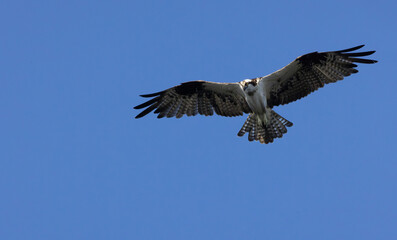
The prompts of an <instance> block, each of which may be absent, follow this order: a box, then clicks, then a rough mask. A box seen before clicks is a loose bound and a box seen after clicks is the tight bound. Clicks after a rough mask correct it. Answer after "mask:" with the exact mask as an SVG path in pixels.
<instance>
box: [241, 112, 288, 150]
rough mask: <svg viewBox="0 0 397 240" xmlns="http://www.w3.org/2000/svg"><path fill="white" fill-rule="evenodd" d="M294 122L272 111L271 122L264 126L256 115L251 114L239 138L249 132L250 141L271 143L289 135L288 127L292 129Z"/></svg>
mask: <svg viewBox="0 0 397 240" xmlns="http://www.w3.org/2000/svg"><path fill="white" fill-rule="evenodd" d="M291 126H292V122H290V121H288V120H287V119H285V118H283V117H282V116H280V115H278V114H277V113H276V112H275V111H273V110H271V117H270V121H269V122H268V123H266V124H264V123H263V122H262V121H260V119H259V117H258V116H257V115H256V114H255V113H250V114H249V116H248V118H247V120H246V121H245V123H244V125H243V127H242V128H241V129H240V131H239V132H238V134H237V135H238V136H240V137H241V136H244V134H245V133H247V132H248V141H254V140H255V141H259V142H260V143H266V144H267V143H271V142H273V140H274V139H275V138H281V137H282V136H283V134H285V133H287V128H286V127H291Z"/></svg>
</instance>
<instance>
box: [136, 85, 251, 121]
mask: <svg viewBox="0 0 397 240" xmlns="http://www.w3.org/2000/svg"><path fill="white" fill-rule="evenodd" d="M141 97H145V98H152V99H151V100H149V101H147V102H145V103H142V104H140V105H138V106H136V107H134V108H135V109H142V108H146V109H145V110H143V111H142V112H141V113H140V114H138V115H137V116H136V117H135V118H141V117H143V116H145V115H146V114H148V113H150V112H151V111H153V110H155V111H154V113H156V114H158V116H157V117H158V118H162V117H168V118H169V117H175V116H176V117H177V118H180V117H182V116H183V115H185V114H186V115H187V116H195V115H197V113H199V114H201V115H205V116H209V115H213V112H214V111H215V113H216V114H218V115H221V116H227V117H232V116H240V115H243V113H249V112H251V109H250V108H249V106H248V104H247V102H246V101H245V98H244V91H243V90H242V88H241V85H240V84H239V83H215V82H206V81H192V82H185V83H182V84H181V85H178V86H175V87H172V88H169V89H167V90H164V91H162V92H158V93H152V94H146V95H141Z"/></svg>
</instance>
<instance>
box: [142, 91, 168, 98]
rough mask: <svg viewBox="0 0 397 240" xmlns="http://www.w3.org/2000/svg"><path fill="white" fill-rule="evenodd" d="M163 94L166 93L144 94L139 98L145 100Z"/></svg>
mask: <svg viewBox="0 0 397 240" xmlns="http://www.w3.org/2000/svg"><path fill="white" fill-rule="evenodd" d="M163 92H164V91H161V92H156V93H149V94H142V95H139V96H141V97H144V98H149V97H155V96H158V95H160V94H162V93H163Z"/></svg>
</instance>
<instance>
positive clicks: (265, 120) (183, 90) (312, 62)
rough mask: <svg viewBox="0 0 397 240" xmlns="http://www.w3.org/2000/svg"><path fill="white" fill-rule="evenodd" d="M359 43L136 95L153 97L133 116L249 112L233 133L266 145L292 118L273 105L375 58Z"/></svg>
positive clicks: (284, 130)
mask: <svg viewBox="0 0 397 240" xmlns="http://www.w3.org/2000/svg"><path fill="white" fill-rule="evenodd" d="M363 46H364V45H360V46H357V47H353V48H349V49H344V50H340V51H334V52H312V53H308V54H306V55H303V56H300V57H298V58H296V59H295V60H294V61H293V62H291V63H290V64H288V65H287V66H285V67H284V68H282V69H280V70H278V71H276V72H274V73H272V74H269V75H267V76H264V77H258V78H253V79H245V80H243V81H241V82H237V83H216V82H207V81H191V82H185V83H182V84H180V85H178V86H175V87H172V88H169V89H167V90H164V91H161V92H157V93H152V94H146V95H141V97H144V98H152V99H150V100H149V101H147V102H145V103H142V104H140V105H138V106H136V107H134V109H142V108H146V109H145V110H143V111H142V112H141V113H139V114H138V115H137V116H136V117H135V118H141V117H143V116H145V115H146V114H148V113H150V112H151V111H153V110H154V113H155V114H158V115H157V118H163V117H167V118H170V117H176V118H180V117H182V116H183V115H187V116H195V115H196V114H198V113H199V114H201V115H205V116H210V115H213V113H214V111H215V113H216V114H218V115H221V116H226V117H234V116H241V115H243V114H244V113H248V114H249V115H248V118H247V120H246V121H245V123H244V125H243V127H242V128H241V130H240V131H239V132H238V134H237V135H238V136H243V135H244V134H245V133H248V140H249V141H253V140H256V141H259V142H261V143H271V142H273V139H274V138H281V137H282V136H283V134H285V133H286V132H287V128H286V127H291V126H292V122H290V121H288V120H287V119H285V118H283V117H282V116H280V115H279V114H277V113H276V112H275V111H274V110H273V107H274V106H279V105H284V104H287V103H290V102H293V101H296V100H298V99H300V98H302V97H305V96H307V95H308V94H309V93H311V92H313V91H315V90H317V89H319V88H321V87H323V86H324V85H325V84H327V83H333V82H336V81H338V80H342V79H343V78H344V77H346V76H350V75H351V74H352V73H357V72H358V70H357V69H355V67H357V65H356V64H355V63H376V62H377V61H376V60H370V59H363V58H357V57H363V56H368V55H371V54H373V53H374V52H375V51H367V52H353V51H355V50H357V49H360V48H362V47H363Z"/></svg>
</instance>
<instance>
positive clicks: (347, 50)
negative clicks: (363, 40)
mask: <svg viewBox="0 0 397 240" xmlns="http://www.w3.org/2000/svg"><path fill="white" fill-rule="evenodd" d="M364 46H365V44H362V45H359V46H356V47H352V48H347V49H343V50H339V51H335V52H336V53H344V52H352V51H355V50H358V49H360V48H362V47H364Z"/></svg>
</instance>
